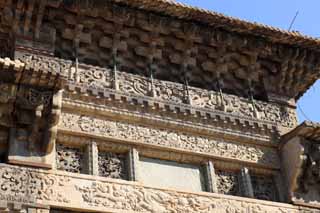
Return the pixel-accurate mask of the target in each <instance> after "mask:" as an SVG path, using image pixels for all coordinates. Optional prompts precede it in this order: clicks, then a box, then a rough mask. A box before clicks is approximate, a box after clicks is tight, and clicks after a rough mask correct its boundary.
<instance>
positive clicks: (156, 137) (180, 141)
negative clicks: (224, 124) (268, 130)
mask: <svg viewBox="0 0 320 213" xmlns="http://www.w3.org/2000/svg"><path fill="white" fill-rule="evenodd" d="M60 128H62V129H64V130H67V131H78V132H88V133H90V134H95V135H101V136H104V137H112V138H116V139H126V140H131V141H135V142H138V143H142V144H152V145H158V146H165V147H171V148H177V149H183V150H190V151H193V152H200V153H207V154H212V155H218V156H223V157H227V158H235V159H239V160H245V161H251V162H259V163H262V164H268V165H277V164H278V162H279V159H278V156H277V153H276V151H275V150H273V149H272V148H268V147H260V146H256V145H249V144H238V143H232V142H228V141H222V140H214V139H211V138H208V137H203V136H194V135H190V134H187V133H183V132H176V131H171V130H165V129H156V128H151V127H145V126H141V125H133V124H129V123H124V122H117V121H110V120H102V119H99V118H95V117H89V116H81V115H76V114H69V113H63V115H62V122H61V126H60Z"/></svg>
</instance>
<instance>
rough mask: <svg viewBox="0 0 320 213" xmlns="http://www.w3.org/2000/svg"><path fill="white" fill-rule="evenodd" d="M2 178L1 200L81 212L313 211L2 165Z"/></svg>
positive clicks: (283, 212)
mask: <svg viewBox="0 0 320 213" xmlns="http://www.w3.org/2000/svg"><path fill="white" fill-rule="evenodd" d="M0 177H1V178H0V186H1V187H0V201H8V200H9V201H11V202H24V203H26V204H32V203H35V202H41V203H42V204H43V205H53V206H55V208H73V209H79V208H80V209H82V211H84V212H85V211H97V212H115V213H116V212H172V213H173V212H203V213H207V212H226V213H233V212H270V213H271V212H272V213H302V212H304V213H311V212H317V210H312V209H307V208H303V207H299V208H298V207H295V206H292V205H288V204H280V203H270V202H265V201H264V202H260V201H258V200H253V199H246V198H236V197H231V196H224V195H219V196H218V195H217V194H212V193H184V192H176V191H171V190H161V189H156V188H151V187H142V186H141V185H140V184H136V183H130V182H126V181H121V180H115V181H110V179H104V178H98V177H90V176H88V175H79V174H74V173H69V174H68V175H66V174H65V173H63V172H52V171H51V172H50V171H44V170H39V169H27V168H18V167H9V166H7V165H3V164H1V165H0Z"/></svg>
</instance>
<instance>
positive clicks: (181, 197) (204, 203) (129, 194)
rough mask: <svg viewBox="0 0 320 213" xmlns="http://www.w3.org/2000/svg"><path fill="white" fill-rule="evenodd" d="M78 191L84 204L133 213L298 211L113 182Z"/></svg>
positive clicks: (79, 188)
mask: <svg viewBox="0 0 320 213" xmlns="http://www.w3.org/2000/svg"><path fill="white" fill-rule="evenodd" d="M76 189H77V190H78V191H79V192H80V193H81V194H82V199H83V201H84V202H85V203H87V204H88V205H90V206H93V207H105V208H112V209H121V210H127V211H133V212H159V213H161V212H163V213H165V212H171V213H174V212H200V213H201V212H203V213H207V212H226V213H235V212H256V213H263V212H270V213H271V212H273V213H284V212H298V211H296V210H292V209H290V210H289V209H285V208H280V207H274V206H273V207H272V206H262V205H258V204H253V203H248V202H246V201H235V200H231V199H227V198H213V197H209V196H198V195H193V194H183V193H178V192H172V191H160V190H156V189H149V188H143V187H139V186H124V185H123V186H121V185H115V184H111V183H99V182H95V183H92V184H91V185H88V186H80V187H77V186H76Z"/></svg>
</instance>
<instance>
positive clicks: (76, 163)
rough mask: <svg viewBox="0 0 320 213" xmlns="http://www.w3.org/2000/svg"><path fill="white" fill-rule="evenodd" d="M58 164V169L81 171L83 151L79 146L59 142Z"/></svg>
mask: <svg viewBox="0 0 320 213" xmlns="http://www.w3.org/2000/svg"><path fill="white" fill-rule="evenodd" d="M56 150H57V154H56V165H57V169H59V170H63V171H67V172H74V173H81V159H83V157H82V155H83V153H82V152H81V150H80V149H79V148H75V147H68V146H65V145H63V144H57V148H56Z"/></svg>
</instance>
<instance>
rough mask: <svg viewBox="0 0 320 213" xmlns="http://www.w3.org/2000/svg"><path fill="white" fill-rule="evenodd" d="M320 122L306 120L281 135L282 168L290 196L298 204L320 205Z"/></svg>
mask: <svg viewBox="0 0 320 213" xmlns="http://www.w3.org/2000/svg"><path fill="white" fill-rule="evenodd" d="M319 144H320V124H317V123H312V122H309V121H305V122H304V123H302V124H300V125H299V126H298V127H296V128H295V129H294V130H292V131H291V132H289V133H287V134H285V135H284V136H282V138H281V144H280V146H279V148H280V154H281V161H282V165H281V166H282V170H283V172H284V176H285V178H286V183H287V188H288V197H289V198H290V200H291V202H293V203H296V204H298V205H306V206H313V207H314V206H316V207H318V208H319V207H320V182H319V180H318V179H317V177H318V175H317V174H318V173H319V172H320V171H319V168H320V167H319V163H320V161H319V160H318V156H320V150H319V148H318V147H319V146H320V145H319Z"/></svg>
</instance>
